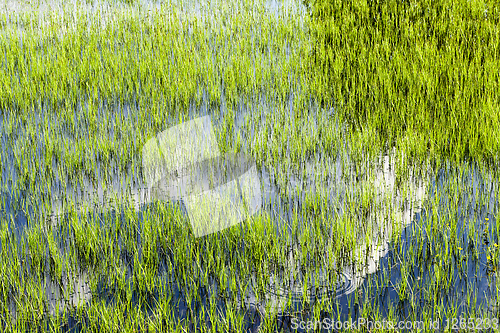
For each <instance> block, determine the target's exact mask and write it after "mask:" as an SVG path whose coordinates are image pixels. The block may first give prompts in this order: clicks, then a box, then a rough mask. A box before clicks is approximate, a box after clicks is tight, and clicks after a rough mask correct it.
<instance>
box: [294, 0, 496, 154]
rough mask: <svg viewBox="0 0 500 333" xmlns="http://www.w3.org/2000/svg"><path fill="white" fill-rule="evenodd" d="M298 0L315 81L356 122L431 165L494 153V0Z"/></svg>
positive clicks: (357, 128) (326, 95)
mask: <svg viewBox="0 0 500 333" xmlns="http://www.w3.org/2000/svg"><path fill="white" fill-rule="evenodd" d="M303 3H305V4H306V5H307V6H308V8H309V10H310V13H311V17H312V19H311V22H312V23H313V25H312V27H311V31H312V35H313V36H314V40H315V47H314V56H313V59H314V62H315V63H316V64H317V68H318V70H317V71H316V72H315V78H316V82H318V83H317V84H318V85H319V86H320V88H318V89H323V93H324V95H323V96H325V97H324V98H325V100H326V101H329V100H330V99H331V98H332V97H333V98H335V100H337V101H338V103H339V104H340V105H342V107H341V108H340V110H341V112H342V116H343V119H346V120H347V121H348V122H349V124H350V125H351V127H352V128H354V129H356V130H357V131H368V132H377V133H379V134H380V137H381V138H382V140H383V142H385V143H387V144H388V145H389V146H392V145H397V146H400V147H404V148H403V149H405V150H407V151H408V153H409V155H410V156H418V157H419V158H426V157H430V158H431V159H432V160H433V161H436V160H437V162H436V163H437V164H439V163H440V162H439V161H444V160H446V159H447V158H452V159H453V160H455V161H456V162H459V161H463V160H470V159H476V160H482V159H484V160H487V161H490V162H491V161H492V160H494V159H498V156H499V154H498V152H499V147H500V141H499V139H498V135H497V132H498V130H499V128H500V122H499V110H500V107H499V106H500V105H499V102H500V100H499V94H498V90H499V78H500V77H499V74H498V71H496V70H494V68H496V64H497V63H498V61H499V54H500V53H499V47H500V44H499V43H500V34H499V33H500V31H499V29H498V23H499V17H500V15H498V14H499V13H500V7H499V6H498V3H496V2H495V1H461V2H456V1H446V0H444V1H437V2H436V1H433V2H431V1H396V0H394V1H392V0H388V1H347V2H345V1H335V0H320V1H309V0H304V1H303Z"/></svg>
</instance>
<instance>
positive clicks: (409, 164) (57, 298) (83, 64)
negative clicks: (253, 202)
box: [0, 0, 500, 332]
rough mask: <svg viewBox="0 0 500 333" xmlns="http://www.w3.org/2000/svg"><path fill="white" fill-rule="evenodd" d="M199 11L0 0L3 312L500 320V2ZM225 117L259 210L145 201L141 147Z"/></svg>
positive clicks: (240, 4) (225, 142) (276, 323)
mask: <svg viewBox="0 0 500 333" xmlns="http://www.w3.org/2000/svg"><path fill="white" fill-rule="evenodd" d="M197 5H198V4H195V3H188V2H186V3H185V4H184V6H180V5H179V3H178V2H175V1H172V2H169V3H163V4H153V3H149V2H147V1H146V2H143V1H141V2H133V1H131V2H127V3H121V4H119V3H113V4H112V5H111V6H109V7H106V6H104V5H103V4H102V3H97V2H90V3H87V4H80V3H78V2H74V3H73V2H71V3H61V7H60V11H56V12H53V13H52V14H50V11H44V10H39V11H38V12H31V11H24V12H22V14H19V15H17V14H15V15H14V14H13V13H11V12H2V13H1V17H0V34H1V37H0V86H1V87H2V88H0V115H1V117H0V121H1V133H0V141H1V142H0V144H1V145H2V148H3V149H2V154H0V169H1V170H0V174H1V175H2V201H1V203H0V205H1V206H0V209H1V214H0V219H1V226H0V228H1V229H0V230H1V237H0V256H1V259H0V260H1V263H2V275H1V277H0V282H1V283H0V285H1V286H2V288H0V293H1V295H0V297H1V298H2V299H3V300H4V302H1V303H2V305H1V306H0V313H5V314H6V315H5V317H2V320H0V322H1V324H0V325H2V329H4V330H16V329H17V330H26V329H28V328H29V329H32V330H44V329H45V330H60V331H65V330H68V329H69V325H70V320H69V319H68V313H69V315H70V316H71V317H72V318H74V319H72V320H75V321H77V322H78V325H77V326H78V327H79V330H98V329H99V330H118V329H125V330H139V331H146V330H157V331H165V330H167V331H191V330H200V331H212V332H214V331H225V330H235V331H248V330H251V329H252V326H253V325H258V326H260V331H276V330H280V329H287V327H288V328H289V326H286V324H284V325H283V324H282V322H286V320H287V319H286V318H290V317H292V318H293V317H294V316H298V314H299V313H300V314H301V315H302V317H301V319H306V320H317V319H318V318H321V316H327V317H331V318H336V319H338V321H344V320H345V319H346V318H348V317H349V316H351V317H352V316H354V317H355V318H370V319H371V320H373V321H382V320H383V319H386V320H394V321H397V320H401V319H402V318H406V319H408V318H410V319H411V320H415V321H418V320H423V321H424V322H428V321H434V320H440V321H441V322H445V321H446V320H451V318H457V317H459V316H460V315H463V314H465V315H468V316H473V315H475V316H484V318H486V317H488V316H490V315H492V316H495V315H496V314H497V312H498V309H496V310H495V308H494V307H491V306H490V307H489V308H487V309H489V310H486V312H480V308H481V306H482V304H481V303H484V302H485V299H487V298H492V299H496V297H497V294H498V290H497V287H496V282H495V279H492V278H491V277H490V278H489V280H488V281H489V282H486V280H487V276H492V274H496V273H495V272H496V270H497V266H498V251H497V246H496V244H498V237H499V236H498V234H499V230H500V229H499V227H498V221H497V219H496V215H497V212H498V209H497V208H498V204H497V202H498V188H499V187H498V179H500V178H499V176H498V172H497V171H496V170H495V165H496V158H497V157H498V152H497V151H498V140H496V139H495V138H496V136H495V135H494V133H495V130H496V127H495V126H496V125H495V124H496V123H498V122H497V120H498V119H497V118H498V117H497V112H496V111H495V110H496V109H497V108H496V106H497V104H498V103H497V99H496V95H495V93H494V92H495V91H496V90H498V89H495V87H496V85H497V83H498V82H497V81H498V80H496V79H495V76H494V75H491V76H490V75H487V74H485V73H487V71H488V70H489V71H490V72H491V73H493V72H494V71H492V70H491V68H493V67H491V66H493V64H494V63H495V59H496V56H495V54H496V53H495V50H496V49H495V47H494V45H496V41H497V39H498V38H497V37H498V36H497V35H498V34H496V33H495V31H496V30H495V29H494V28H493V27H494V26H495V24H496V23H498V22H496V17H498V15H495V13H496V11H498V9H497V8H496V7H497V6H496V5H495V4H492V3H486V4H485V9H487V11H486V12H487V14H484V13H482V12H481V11H480V10H477V9H474V8H472V7H471V5H469V4H467V5H465V6H464V7H463V9H460V6H457V5H452V4H448V3H445V2H443V3H441V2H439V3H436V4H413V3H411V2H404V3H402V4H400V3H396V2H394V1H388V2H385V3H384V4H378V5H377V4H372V3H363V2H362V3H360V4H354V3H347V4H346V6H345V7H342V8H341V7H338V8H337V4H336V3H333V2H331V3H330V2H329V3H326V2H325V3H322V2H315V3H314V6H313V7H307V6H306V7H301V6H302V5H301V4H300V3H299V2H293V1H290V2H288V3H287V4H285V5H284V7H283V8H282V9H277V10H276V11H278V12H279V13H280V15H276V16H274V15H273V14H272V12H273V10H275V9H273V8H272V5H269V4H267V3H266V2H264V1H250V0H248V1H247V0H244V1H243V0H242V1H236V2H231V3H218V2H207V3H200V4H199V6H200V7H196V6H197ZM322 5H328V6H326V7H324V8H323V9H325V10H323V11H322V9H321V6H322ZM448 5H449V6H448ZM27 6H28V5H27ZM270 6H271V8H270ZM329 6H330V7H329ZM446 6H448V7H449V8H450V9H449V11H445V10H442V8H445V7H446ZM285 8H287V9H285ZM308 8H309V9H310V12H307V9H308ZM292 9H293V10H292ZM3 10H4V9H3ZM396 13H397V15H396ZM432 13H434V14H432ZM330 14H332V15H334V16H335V15H336V16H335V19H334V20H333V21H330V17H329V15H330ZM433 15H434V16H433ZM484 15H486V16H484ZM445 18H453V20H454V23H455V24H454V25H449V24H445V22H447V19H446V20H445ZM486 18H487V20H486ZM472 22H475V23H474V26H478V28H477V29H471V28H470V27H471V26H472ZM476 23H477V24H476ZM391 25H393V26H396V27H399V28H400V31H401V32H400V34H401V36H399V37H398V36H397V33H395V32H394V31H397V30H394V29H392V28H391V29H389V28H388V27H391ZM89 27H95V29H90V28H89ZM322 29H323V30H322ZM355 31H357V33H354V32H355ZM460 32H462V33H464V34H465V35H467V36H469V37H470V38H469V40H470V42H471V43H473V44H472V46H474V47H472V46H471V45H469V44H467V43H466V44H463V43H460V41H462V39H461V37H460ZM482 40H485V41H484V43H482V42H483V41H482ZM403 41H406V42H403ZM408 41H412V42H411V43H410V42H408ZM480 41H481V42H480ZM474 43H475V44H474ZM415 45H416V46H415ZM485 45H488V46H490V48H491V50H490V49H488V47H485ZM329 46H331V47H329ZM471 50H472V51H471ZM315 58H316V60H317V61H316V63H314V61H311V60H314V59H315ZM324 65H325V66H324ZM480 68H484V71H481V70H480ZM438 96H439V98H437V97H438ZM477 96H482V98H481V99H479V98H477ZM207 115H209V116H210V117H211V119H212V122H213V126H214V137H215V141H216V142H217V146H218V147H219V150H220V153H221V154H222V155H225V154H231V153H240V154H246V155H248V156H250V157H251V158H253V159H254V160H255V164H256V170H257V171H256V172H257V173H256V174H257V175H258V177H259V180H260V185H261V190H262V205H261V209H260V211H258V212H256V213H255V214H253V215H251V217H249V218H247V219H245V220H244V221H243V222H239V223H237V224H234V225H232V226H231V227H229V228H226V229H224V230H220V231H218V232H216V233H213V234H209V235H205V236H203V237H197V234H196V232H195V231H194V229H192V228H193V226H192V225H191V224H190V221H191V220H190V216H189V212H190V211H192V207H190V206H189V205H185V204H184V203H182V204H180V203H178V202H166V201H165V200H156V201H148V200H145V199H147V198H146V194H145V192H144V191H143V190H142V189H143V188H144V187H145V186H144V183H145V181H144V180H145V179H147V177H145V173H146V172H145V170H144V168H143V167H142V166H143V165H142V163H141V161H142V160H141V158H142V157H143V156H142V155H141V153H142V151H143V147H144V146H145V145H146V144H147V142H148V140H150V139H151V138H154V137H156V136H157V135H158V133H161V132H162V131H164V130H165V129H167V128H170V127H172V126H175V125H179V124H182V123H186V122H187V121H189V120H193V119H197V118H199V117H203V116H207ZM465 124H469V125H471V126H468V125H467V126H466V125H465ZM4 147H5V148H4ZM495 154H497V155H495ZM172 155H173V154H172ZM384 157H386V158H384ZM469 157H475V158H476V161H473V160H472V161H471V160H467V158H469ZM379 166H380V167H381V169H380V168H379ZM4 193H5V195H4ZM141 196H142V199H141V198H140V197H141ZM424 198H427V199H424ZM58 199H64V200H62V201H61V205H60V206H58V205H57V204H56V202H58ZM129 199H132V200H129ZM139 201H141V202H142V203H143V204H142V205H138V204H137V202H139ZM243 206H244V205H243ZM243 206H242V207H243ZM72 207H73V208H72ZM196 208H197V209H198V211H197V212H199V213H200V214H206V213H207V211H208V210H209V208H210V206H208V207H206V208H202V207H201V206H199V207H196ZM247 209H248V207H247ZM54 211H55V212H56V213H57V214H56V215H59V216H58V218H54V219H50V218H49V217H48V216H49V215H51V214H52V213H54ZM186 211H187V212H188V213H186ZM485 216H487V220H486V219H485ZM24 221H26V222H24ZM83 276H85V278H83ZM46 277H49V278H54V279H55V280H57V281H58V283H59V284H62V285H63V288H61V289H60V294H61V295H56V293H54V295H53V296H50V295H49V290H48V289H49V288H48V287H47V286H46V285H44V282H43V281H46V279H45V278H46ZM82 279H83V280H87V281H86V282H85V284H80V285H78V283H76V282H75V283H70V282H71V281H80V280H82ZM473 280H474V281H477V282H476V284H474V285H472V284H471V282H472V281H473ZM17 281H23V282H22V283H21V285H20V282H17ZM485 285H488V288H486V287H485ZM82 286H83V287H82ZM79 288H80V289H82V288H83V289H84V292H85V293H86V295H87V296H83V297H81V298H80V299H79V300H78V301H76V299H77V298H78V297H76V296H75V298H74V300H75V302H73V298H72V297H73V296H72V293H73V295H75V294H76V293H78V289H79ZM58 290H59V289H58ZM464 290H465V291H464ZM80 291H81V290H80ZM89 295H91V297H89ZM464 295H465V296H464ZM10 299H15V300H16V301H17V303H16V304H14V305H12V304H10V303H9V301H8V300H10ZM69 299H71V301H70V302H69V303H71V304H74V306H75V308H72V307H67V306H65V305H64V306H63V305H62V304H63V303H67V302H65V301H64V300H69ZM49 300H53V301H54V304H56V306H55V308H54V309H55V311H47V310H48V309H47V308H46V307H45V306H44V302H47V301H49ZM58 302H59V303H58ZM492 303H494V301H493V302H492ZM58 304H59V305H61V306H59V305H58ZM494 311H496V312H494ZM250 313H253V315H249V314H250ZM351 317H349V318H351ZM295 318H296V319H298V318H299V317H295ZM188 322H192V323H188Z"/></svg>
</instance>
